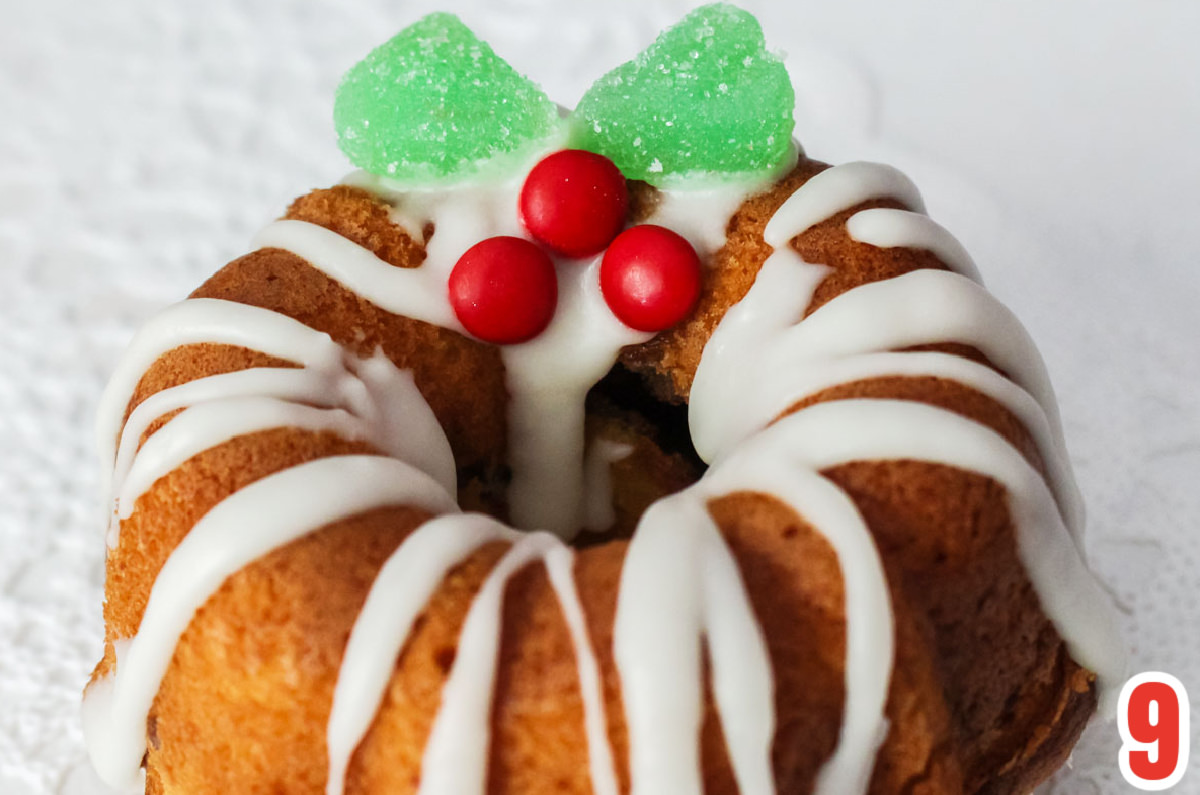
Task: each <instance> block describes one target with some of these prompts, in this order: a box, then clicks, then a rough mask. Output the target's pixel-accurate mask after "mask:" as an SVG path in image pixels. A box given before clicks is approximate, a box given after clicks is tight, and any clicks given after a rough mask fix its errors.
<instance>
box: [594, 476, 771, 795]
mask: <svg viewBox="0 0 1200 795" xmlns="http://www.w3.org/2000/svg"><path fill="white" fill-rule="evenodd" d="M701 495H702V492H701V491H699V490H697V489H691V490H688V491H685V492H682V493H680V494H676V495H674V496H671V497H667V498H664V499H661V500H659V501H658V502H656V503H654V504H653V505H651V506H650V508H648V509H647V510H646V513H645V514H644V515H643V516H642V520H641V522H639V524H638V529H637V532H636V533H635V534H634V537H633V541H632V542H631V543H630V545H629V551H628V553H627V554H626V557H625V563H624V567H623V568H622V570H621V586H620V593H619V597H618V602H617V615H616V619H615V622H614V626H613V649H614V654H615V657H616V663H617V670H618V671H619V672H620V675H621V693H622V697H623V699H624V701H625V717H626V723H627V724H628V727H629V753H630V759H629V767H630V778H631V780H632V783H633V789H632V795H652V794H653V793H660V792H671V793H697V795H698V793H700V792H701V791H702V790H703V787H702V782H701V778H700V776H701V767H700V753H699V736H700V729H701V718H702V713H701V707H702V704H703V698H702V681H703V677H702V673H701V664H700V660H701V658H700V650H701V642H702V640H704V641H706V642H707V645H708V649H709V655H710V659H711V663H712V674H713V693H714V697H715V699H716V702H717V707H718V710H719V712H720V715H721V721H722V727H723V729H724V730H725V732H726V739H727V743H728V747H729V756H730V760H731V762H732V764H733V769H734V774H735V776H736V778H737V781H738V786H739V790H740V791H741V792H743V793H745V795H760V794H762V793H773V792H774V776H773V774H772V772H771V753H770V751H771V739H772V737H773V736H774V733H775V720H774V718H775V709H774V700H773V699H774V696H773V693H772V689H773V686H772V676H771V665H770V660H769V659H768V657H767V649H766V643H765V641H764V640H763V637H762V630H761V628H760V627H759V625H758V622H757V621H756V620H755V619H754V612H753V610H752V608H751V607H750V602H749V597H748V596H747V594H746V590H745V588H744V587H743V585H742V581H741V576H740V574H739V572H738V569H737V564H736V562H735V561H734V560H733V557H732V555H731V553H730V551H729V549H728V547H727V546H726V545H725V542H724V540H723V539H722V538H721V535H720V531H719V530H718V529H717V527H716V525H715V524H714V523H713V520H712V518H711V517H710V516H709V515H708V511H707V509H706V507H705V503H704V501H703V500H702V499H697V498H698V497H700V496H701Z"/></svg>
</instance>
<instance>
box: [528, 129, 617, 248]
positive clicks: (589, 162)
mask: <svg viewBox="0 0 1200 795" xmlns="http://www.w3.org/2000/svg"><path fill="white" fill-rule="evenodd" d="M628 204H629V197H628V194H627V192H626V189H625V177H624V176H622V174H621V171H620V169H618V168H617V167H616V166H615V165H613V162H612V161H611V160H609V159H608V158H607V157H604V156H603V155H597V154H595V153H593V152H585V151H583V150H582V149H564V150H562V151H561V152H555V153H554V154H552V155H549V156H548V157H546V158H545V159H543V160H542V161H541V162H540V163H538V164H537V165H536V166H534V167H533V170H532V171H530V172H529V176H528V177H526V178H525V185H524V186H523V187H522V188H521V220H522V221H523V222H524V224H525V228H526V229H528V230H529V233H530V234H531V235H533V237H534V238H535V239H536V240H538V241H539V242H541V243H544V244H545V245H547V246H549V247H550V248H552V249H553V250H554V251H556V252H558V253H559V254H562V255H564V256H567V257H587V256H590V255H592V254H598V253H600V252H601V251H603V250H604V247H605V246H607V245H608V244H609V241H611V240H612V239H613V238H614V237H616V236H617V232H620V231H621V227H622V226H624V224H625V208H626V207H627V206H628Z"/></svg>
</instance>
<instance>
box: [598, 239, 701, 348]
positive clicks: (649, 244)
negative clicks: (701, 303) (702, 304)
mask: <svg viewBox="0 0 1200 795" xmlns="http://www.w3.org/2000/svg"><path fill="white" fill-rule="evenodd" d="M700 280H701V276H700V258H699V257H698V256H696V250H695V249H694V248H692V244H691V243H689V242H687V240H685V239H684V238H683V237H681V236H680V235H678V234H676V233H675V232H672V231H671V230H670V229H667V228H665V227H661V226H655V225H653V224H642V225H641V226H634V227H631V228H629V229H626V230H625V231H624V232H622V233H621V234H619V235H617V239H616V240H614V241H613V242H612V245H611V246H609V247H608V251H606V252H604V259H603V260H601V262H600V291H601V293H603V294H604V300H605V302H606V303H607V304H608V307H609V309H611V310H612V312H613V314H614V315H616V316H617V319H618V320H620V321H621V322H622V323H624V324H625V325H627V326H629V327H630V328H634V329H637V330H638V331H655V332H657V331H664V330H666V329H669V328H670V327H671V326H674V325H675V324H676V323H678V322H679V321H681V320H683V319H684V318H685V317H687V314H688V312H690V311H692V307H693V306H695V305H696V300H697V299H698V298H699V297H700Z"/></svg>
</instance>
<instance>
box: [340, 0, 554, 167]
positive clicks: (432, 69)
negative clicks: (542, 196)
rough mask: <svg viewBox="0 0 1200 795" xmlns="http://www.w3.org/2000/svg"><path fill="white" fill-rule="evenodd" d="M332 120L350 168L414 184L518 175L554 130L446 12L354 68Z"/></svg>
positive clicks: (519, 82) (542, 108)
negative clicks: (507, 170) (508, 169)
mask: <svg viewBox="0 0 1200 795" xmlns="http://www.w3.org/2000/svg"><path fill="white" fill-rule="evenodd" d="M333 119H334V124H335V126H336V128H337V134H338V145H339V146H340V147H341V149H342V151H343V152H345V153H346V156H347V157H349V158H350V160H351V162H353V163H354V164H355V165H356V166H358V167H359V168H362V169H365V170H366V171H370V172H372V173H375V174H379V175H382V176H386V177H390V178H393V179H396V180H398V181H403V182H407V183H413V184H432V183H438V182H452V181H456V180H459V179H464V178H470V177H472V176H477V175H480V174H483V173H489V174H490V173H493V172H495V171H496V170H498V169H502V168H503V167H504V166H506V165H509V164H511V165H512V166H513V168H516V167H519V165H520V162H519V161H520V159H521V158H522V157H523V156H526V155H529V154H532V153H533V152H534V151H536V150H538V149H540V148H544V145H545V144H546V142H547V141H549V140H550V139H551V138H553V137H555V136H556V135H560V134H561V131H562V121H561V119H560V118H559V114H558V108H557V107H556V106H555V104H554V103H553V102H551V101H550V99H549V98H548V97H547V96H546V95H545V94H544V93H542V90H541V89H540V88H538V86H537V85H536V84H535V83H533V82H532V81H531V80H529V79H528V78H526V77H524V76H523V75H521V74H519V73H518V72H517V71H516V70H515V69H513V68H512V67H511V66H509V65H508V64H507V63H506V62H505V61H504V60H503V59H501V58H500V57H499V56H497V55H496V54H495V53H494V52H493V51H492V48H491V47H489V46H488V45H487V44H485V43H484V42H482V41H480V40H479V39H478V38H476V36H475V34H474V33H472V32H471V31H470V29H469V28H467V26H466V25H464V24H463V23H462V22H461V21H460V20H459V19H458V17H456V16H454V15H453V14H447V13H434V14H430V15H428V16H426V17H423V18H422V19H420V20H418V21H417V22H416V23H414V24H412V25H410V26H409V27H407V28H405V29H404V30H402V31H400V33H398V34H397V35H396V36H395V37H394V38H392V39H391V40H390V41H387V42H386V43H384V44H382V45H380V46H379V47H377V48H376V49H374V50H373V51H372V52H371V53H370V54H369V55H368V56H367V57H366V58H364V59H363V60H361V61H359V62H358V63H357V64H355V65H354V66H353V67H352V68H351V69H350V71H349V72H347V73H346V76H345V77H343V78H342V83H341V85H340V86H339V87H338V91H337V98H336V100H335V101H334V106H333Z"/></svg>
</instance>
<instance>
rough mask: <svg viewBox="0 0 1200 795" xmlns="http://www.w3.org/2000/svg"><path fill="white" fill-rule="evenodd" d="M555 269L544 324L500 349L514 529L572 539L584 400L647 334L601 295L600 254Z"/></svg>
mask: <svg viewBox="0 0 1200 795" xmlns="http://www.w3.org/2000/svg"><path fill="white" fill-rule="evenodd" d="M557 270H558V310H557V311H556V313H555V315H554V319H553V320H552V321H551V322H550V326H549V327H548V328H547V329H546V330H545V331H543V332H542V333H541V334H540V335H539V336H537V337H536V338H534V339H532V340H530V341H529V342H526V343H523V344H521V345H508V346H505V347H504V348H502V349H501V354H502V355H503V357H504V367H505V371H506V373H507V380H508V388H509V396H510V400H509V405H508V434H509V440H510V441H509V453H508V461H509V466H510V467H511V468H512V483H511V484H510V485H509V488H508V498H509V513H510V515H511V518H512V520H513V524H514V525H515V526H516V527H520V528H522V529H534V528H540V529H543V530H550V531H552V532H554V533H556V534H558V535H559V536H561V537H563V538H568V539H569V538H571V537H572V536H573V535H574V534H575V533H576V532H578V531H579V528H580V527H581V526H582V524H583V521H584V506H585V505H586V502H587V495H586V492H585V487H586V484H587V482H586V479H585V478H584V416H585V412H584V400H585V398H586V397H587V393H588V390H589V389H591V388H592V386H593V385H594V384H595V383H596V382H597V381H599V380H600V379H601V378H603V377H604V374H605V373H607V372H608V371H609V369H611V368H612V366H613V363H615V362H616V360H617V355H618V354H619V353H620V351H621V348H622V347H624V346H626V345H632V344H636V343H639V342H645V341H646V340H648V339H650V338H651V337H652V336H653V335H652V334H647V333H644V332H640V331H634V330H633V329H631V328H629V327H628V326H626V325H625V324H623V323H621V322H620V321H619V320H617V319H616V317H615V316H614V315H613V314H612V312H611V311H609V309H608V305H607V304H606V303H605V302H604V296H603V295H601V293H600V259H599V258H596V259H594V260H592V261H591V262H590V263H588V264H586V265H584V264H581V263H567V265H565V266H559V268H558V269H557Z"/></svg>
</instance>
